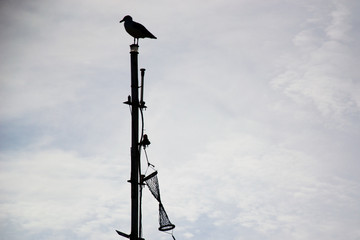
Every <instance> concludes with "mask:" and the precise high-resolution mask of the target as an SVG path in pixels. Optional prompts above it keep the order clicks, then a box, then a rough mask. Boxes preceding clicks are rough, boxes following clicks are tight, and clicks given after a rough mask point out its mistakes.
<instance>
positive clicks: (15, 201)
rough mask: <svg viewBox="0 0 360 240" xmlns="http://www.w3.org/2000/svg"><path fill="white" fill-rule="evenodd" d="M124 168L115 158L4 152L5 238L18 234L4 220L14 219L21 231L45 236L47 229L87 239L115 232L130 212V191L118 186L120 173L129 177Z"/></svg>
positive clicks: (2, 207) (2, 172)
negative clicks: (128, 196) (9, 229)
mask: <svg viewBox="0 0 360 240" xmlns="http://www.w3.org/2000/svg"><path fill="white" fill-rule="evenodd" d="M123 167H124V166H121V165H119V163H118V161H116V160H114V159H113V160H109V159H101V158H81V157H79V156H77V154H75V153H72V152H64V151H61V150H56V149H52V150H50V149H48V150H46V151H35V152H32V151H23V152H16V153H8V154H4V153H3V154H2V155H1V181H0V182H1V190H0V191H1V192H2V193H6V194H5V195H3V197H2V199H1V212H2V214H1V222H2V227H5V228H2V232H3V236H4V237H6V238H9V239H12V238H13V234H15V233H12V232H10V231H8V230H6V224H10V225H11V224H14V223H16V224H17V225H18V228H19V231H23V232H25V234H26V235H28V236H37V237H38V238H39V239H45V238H43V236H42V235H43V231H48V232H50V233H53V234H57V235H59V236H61V238H60V239H66V238H67V236H68V234H73V235H76V236H84V237H86V238H89V239H95V238H97V237H101V236H103V237H104V236H108V237H109V236H111V233H113V235H114V234H115V233H114V232H112V231H113V230H114V229H111V228H115V227H118V222H119V219H123V220H126V218H127V216H128V212H127V209H128V207H127V205H128V202H127V199H128V198H127V197H125V198H124V196H127V195H126V193H128V192H129V191H128V190H129V189H127V188H126V185H122V186H121V185H119V182H121V181H125V179H123V177H119V176H125V174H124V172H123V170H124V168H123ZM119 188H120V189H121V190H120V191H119ZM122 205H123V206H122ZM120 223H123V224H124V225H125V226H126V225H127V223H126V221H123V222H121V221H120ZM70 226H71V228H70ZM16 234H17V233H16Z"/></svg>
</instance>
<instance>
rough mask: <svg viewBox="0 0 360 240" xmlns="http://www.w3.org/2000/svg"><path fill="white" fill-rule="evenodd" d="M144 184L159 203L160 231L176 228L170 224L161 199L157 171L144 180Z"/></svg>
mask: <svg viewBox="0 0 360 240" xmlns="http://www.w3.org/2000/svg"><path fill="white" fill-rule="evenodd" d="M144 182H145V183H146V185H147V186H148V188H149V190H150V192H151V193H152V195H153V196H154V197H155V198H156V200H157V201H158V202H159V225H160V227H159V230H160V231H169V230H172V229H174V228H175V225H174V224H172V223H171V222H170V219H169V217H168V215H167V214H166V211H165V209H164V206H163V205H162V203H161V198H160V188H159V181H158V178H157V171H155V172H153V173H151V174H150V175H148V176H146V177H145V178H144Z"/></svg>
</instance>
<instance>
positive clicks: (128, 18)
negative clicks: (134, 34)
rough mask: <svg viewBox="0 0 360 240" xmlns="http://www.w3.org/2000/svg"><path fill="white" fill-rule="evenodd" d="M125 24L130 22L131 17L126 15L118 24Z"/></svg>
mask: <svg viewBox="0 0 360 240" xmlns="http://www.w3.org/2000/svg"><path fill="white" fill-rule="evenodd" d="M124 21H125V22H127V21H132V17H131V16H129V15H126V16H125V17H124V18H123V19H122V20H121V21H120V22H121V23H122V22H124Z"/></svg>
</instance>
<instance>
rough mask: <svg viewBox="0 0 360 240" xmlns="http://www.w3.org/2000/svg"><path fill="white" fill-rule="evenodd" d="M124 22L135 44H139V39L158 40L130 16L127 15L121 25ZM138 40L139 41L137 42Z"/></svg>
mask: <svg viewBox="0 0 360 240" xmlns="http://www.w3.org/2000/svg"><path fill="white" fill-rule="evenodd" d="M122 22H124V27H125V30H126V31H127V33H128V34H130V35H131V36H132V37H133V38H134V44H138V43H139V38H153V39H156V37H155V36H154V35H153V34H152V33H151V32H149V30H147V29H146V28H145V27H144V26H143V25H141V24H140V23H137V22H134V21H133V20H132V17H131V16H129V15H126V16H125V17H124V18H123V19H122V20H121V21H120V23H122ZM136 40H137V41H136Z"/></svg>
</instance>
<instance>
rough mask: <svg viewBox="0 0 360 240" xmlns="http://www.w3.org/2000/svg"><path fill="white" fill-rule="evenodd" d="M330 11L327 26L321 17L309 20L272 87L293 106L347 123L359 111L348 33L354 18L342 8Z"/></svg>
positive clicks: (338, 5)
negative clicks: (311, 107)
mask: <svg viewBox="0 0 360 240" xmlns="http://www.w3.org/2000/svg"><path fill="white" fill-rule="evenodd" d="M332 7H333V8H332V10H331V13H330V16H331V17H330V19H329V20H328V21H329V23H327V22H326V20H327V19H326V18H325V17H324V18H322V19H318V20H317V21H314V20H313V18H312V17H310V18H309V19H308V21H307V23H306V24H305V26H304V29H303V30H301V31H300V32H299V33H298V34H297V35H296V36H295V37H294V39H293V43H294V45H295V49H294V51H293V52H291V53H289V54H288V57H286V61H288V63H284V66H286V67H285V69H286V70H285V71H284V72H282V73H280V74H279V75H278V76H277V77H276V78H275V79H274V80H273V81H272V86H273V87H274V88H276V89H280V90H282V91H283V92H284V93H285V94H286V95H288V96H289V97H291V98H292V99H293V100H295V101H296V102H297V103H300V104H307V105H309V104H310V105H314V106H315V107H316V108H317V109H318V110H319V112H320V114H321V115H323V116H324V117H325V118H331V119H335V120H336V121H337V122H349V120H350V121H351V120H352V118H353V117H354V116H356V115H358V113H359V107H360V105H359V99H358V96H359V91H360V85H359V83H358V81H357V79H358V78H359V76H358V74H357V71H356V67H355V66H354V63H355V62H356V61H355V58H356V55H355V52H356V51H355V52H354V51H353V49H356V48H357V47H356V46H355V42H354V39H353V36H352V33H351V32H350V29H351V28H353V27H355V26H353V24H354V22H353V21H352V20H353V19H352V18H353V16H354V15H353V14H351V10H349V9H348V7H347V6H346V5H345V4H340V3H336V4H335V3H334V4H333V5H332ZM317 13H318V11H316V10H314V12H313V13H312V14H317ZM343 124H344V123H343Z"/></svg>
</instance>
